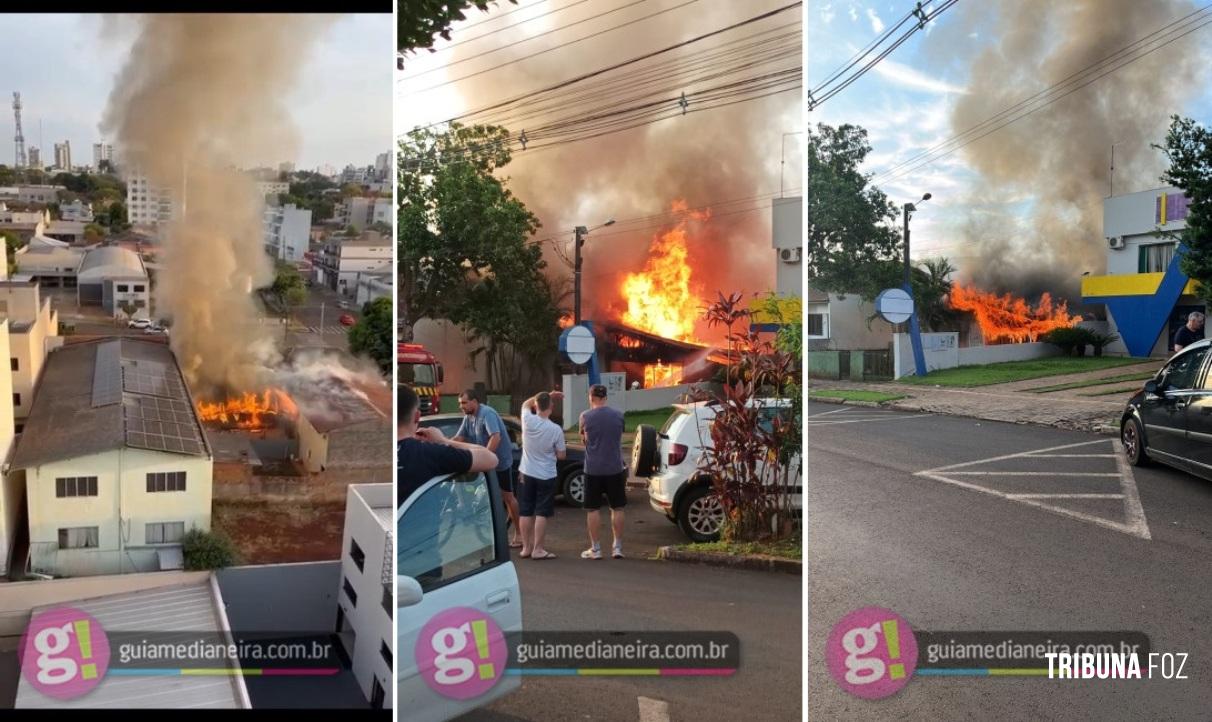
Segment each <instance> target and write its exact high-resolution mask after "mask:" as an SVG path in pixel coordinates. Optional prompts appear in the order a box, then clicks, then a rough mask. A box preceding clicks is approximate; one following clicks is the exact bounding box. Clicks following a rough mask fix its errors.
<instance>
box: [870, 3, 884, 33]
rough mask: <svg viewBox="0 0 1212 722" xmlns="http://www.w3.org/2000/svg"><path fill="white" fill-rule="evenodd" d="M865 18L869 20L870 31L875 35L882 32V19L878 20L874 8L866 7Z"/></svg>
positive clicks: (878, 17)
mask: <svg viewBox="0 0 1212 722" xmlns="http://www.w3.org/2000/svg"><path fill="white" fill-rule="evenodd" d="M867 18H868V19H870V20H871V32H873V33H875V34H877V35H878V34H880V33H882V32H884V21H883V20H880V16H879V15H877V14H876V12H875V9H874V8H867Z"/></svg>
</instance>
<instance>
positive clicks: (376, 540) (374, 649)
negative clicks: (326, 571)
mask: <svg viewBox="0 0 1212 722" xmlns="http://www.w3.org/2000/svg"><path fill="white" fill-rule="evenodd" d="M393 489H394V485H392V484H363V485H358V486H351V487H349V497H348V500H347V501H346V503H345V529H344V532H343V538H342V542H341V574H342V579H343V580H348V581H349V584H350V586H352V587H353V588H354V591H355V592H356V593H357V595H358V601H357V604H354V603H353V602H352V601H351V600H350V599H349V597H348V596H347V595H346V594H345V592H344V591H339V593H338V595H337V604H339V605H340V606H341V608H342V609H343V610H344V612H345V618H346V619H348V620H349V623H350V626H352V627H353V629H354V632H355V633H356V634H357V637H356V638H355V641H354V645H353V649H347V650H346V651H347V652H348V653H349V656H350V658H351V662H352V667H353V673H354V676H355V677H357V678H358V684H359V685H360V686H361V687H362V693H363V694H364V695H366V699H367V701H369V700H370V695H371V690H372V684H373V681H374V680H375V679H378V680H379V684H380V685H381V686H382V687H383V689H384V690H385V691H386V693H387V700H386V703H385V705H384V706H387V707H390V706H391V700H392V697H393V695H392V690H393V689H394V688H395V684H394V682H393V678H394V673H393V671H392V668H391V667H390V666H389V665H388V664H387V662H386V661H385V660H384V659H383V657H382V655H381V654H380V651H379V650H380V648H381V645H382V644H383V643H384V642H385V643H386V644H387V648H388V649H389V650H392V654H393V656H394V650H395V646H396V645H395V633H394V631H393V627H392V613H393V612H394V607H395V596H394V594H393V595H392V596H391V603H390V604H389V608H390V609H391V610H390V611H389V610H388V609H384V607H383V593H384V579H383V562H384V560H385V559H388V567H389V569H390V567H391V561H390V559H389V557H390V555H391V554H392V553H393V552H392V550H391V544H390V540H389V534H390V533H391V532H390V529H391V526H392V525H388V528H387V529H384V528H383V526H382V523H381V522H380V521H379V519H378V518H377V516H376V514H375V512H374V511H372V507H385V508H387V509H389V510H390V509H394V508H395V504H394V502H393V501H392V492H393ZM389 513H390V512H389ZM352 541H357V543H358V546H359V547H360V548H361V549H362V552H363V554H365V560H364V562H363V564H362V568H361V569H359V568H358V566H357V565H356V564H355V563H354V560H353V558H352V557H351V556H350V549H351V548H352V544H351V542H352ZM394 581H395V577H394V575H388V580H387V588H388V589H389V590H390V589H391V588H392V585H393V584H394ZM340 584H342V582H338V585H340ZM338 590H340V586H338ZM389 594H390V592H389ZM335 622H336V616H335V613H334V616H333V623H334V624H335ZM408 651H409V652H410V653H411V651H412V650H408Z"/></svg>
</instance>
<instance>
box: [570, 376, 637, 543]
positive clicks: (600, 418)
mask: <svg viewBox="0 0 1212 722" xmlns="http://www.w3.org/2000/svg"><path fill="white" fill-rule="evenodd" d="M581 440H582V441H584V442H585V504H584V506H585V510H586V512H587V513H586V515H585V517H586V524H587V526H588V528H589V548H588V549H586V550H585V551H583V552H581V558H582V559H601V558H602V548H601V546H600V545H599V544H598V527H599V526H600V525H601V521H602V519H601V514H600V513H599V511H598V510H599V509H601V508H602V496H603V495H605V496H606V500H607V502H609V504H610V529H611V531H612V532H613V533H614V544H613V545H612V546H613V549H612V551H611V554H610V555H611V556H612V557H614V558H615V559H622V558H623V508H624V507H625V506H627V464H626V462H624V461H623V412H622V411H619V410H618V409H615V408H611V407H610V406H607V405H606V387H605V386H603V385H602V384H596V385H594V386H593V387H591V388H590V389H589V409H588V410H586V411H583V412H581Z"/></svg>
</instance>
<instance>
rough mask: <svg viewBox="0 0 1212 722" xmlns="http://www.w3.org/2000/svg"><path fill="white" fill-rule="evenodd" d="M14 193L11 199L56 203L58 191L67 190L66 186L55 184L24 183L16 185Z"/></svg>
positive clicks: (26, 201) (24, 201)
mask: <svg viewBox="0 0 1212 722" xmlns="http://www.w3.org/2000/svg"><path fill="white" fill-rule="evenodd" d="M15 190H16V195H15V196H14V197H13V199H12V200H15V201H20V202H21V203H56V202H58V200H59V191H65V190H67V187H66V186H56V185H26V186H16V188H15Z"/></svg>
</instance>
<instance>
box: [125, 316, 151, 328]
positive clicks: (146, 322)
mask: <svg viewBox="0 0 1212 722" xmlns="http://www.w3.org/2000/svg"><path fill="white" fill-rule="evenodd" d="M151 325H152V322H151V319H150V318H132V319H131V320H130V321H128V322H127V323H126V327H127V328H148V327H150V326H151Z"/></svg>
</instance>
